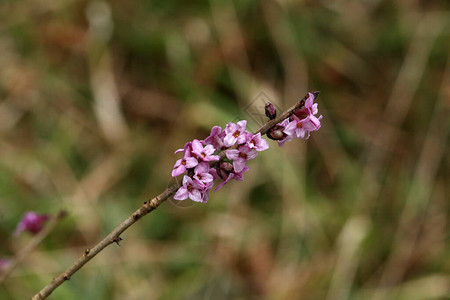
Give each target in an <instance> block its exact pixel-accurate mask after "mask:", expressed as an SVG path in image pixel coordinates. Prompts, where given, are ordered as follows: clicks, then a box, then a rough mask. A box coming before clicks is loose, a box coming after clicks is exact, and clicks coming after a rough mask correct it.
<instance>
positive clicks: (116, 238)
mask: <svg viewBox="0 0 450 300" xmlns="http://www.w3.org/2000/svg"><path fill="white" fill-rule="evenodd" d="M305 99H306V97H305V98H303V99H302V100H300V101H298V102H297V103H296V104H295V105H293V106H292V107H291V108H289V109H288V110H287V111H285V112H284V113H282V114H280V115H279V116H278V117H276V118H275V119H273V120H270V121H269V122H267V123H266V124H264V125H263V126H262V127H261V128H260V129H259V130H258V131H257V132H256V133H258V132H259V133H261V135H265V134H266V133H267V132H268V131H269V130H270V129H271V128H272V127H274V126H275V125H276V124H278V123H280V122H281V121H283V120H284V119H286V118H288V117H290V116H291V115H292V113H293V112H294V110H295V109H297V108H302V107H303V106H304V104H305ZM225 151H226V150H225ZM225 151H223V152H222V153H220V156H221V157H222V158H223V157H224V156H225ZM180 186H181V183H180V182H177V183H175V184H174V185H172V186H170V187H168V188H167V189H166V190H165V191H164V192H162V193H161V194H160V195H158V196H156V197H155V198H153V199H151V200H150V201H148V202H144V204H142V205H141V207H140V208H139V209H137V210H136V211H135V212H134V213H133V214H131V215H130V216H129V217H128V218H127V219H126V220H125V221H123V222H122V223H120V224H119V225H118V226H117V227H116V228H114V230H113V231H111V232H110V233H109V234H108V235H107V236H106V237H105V238H104V239H103V240H101V241H100V242H99V243H98V244H97V245H95V246H94V247H92V248H90V249H86V250H85V252H84V253H83V255H82V256H81V257H80V258H78V260H76V261H75V262H74V263H73V264H72V266H70V267H69V268H68V269H67V270H65V271H64V272H63V273H61V274H60V275H58V276H56V277H55V278H53V280H52V281H51V282H50V283H49V284H48V285H47V286H45V287H44V288H43V289H42V290H41V291H40V292H39V293H37V294H36V295H34V296H33V297H32V298H31V299H32V300H41V299H45V298H47V297H48V296H49V295H50V294H51V293H52V292H53V291H54V290H55V289H56V288H57V287H58V286H60V285H61V284H62V283H63V282H64V281H66V280H69V279H70V277H71V276H72V275H73V274H74V273H75V272H77V271H78V270H79V269H81V268H82V267H83V266H84V265H85V264H86V263H87V262H88V261H90V260H91V259H92V258H93V257H94V256H96V255H97V254H98V253H100V252H101V251H102V250H103V249H105V248H106V247H107V246H109V245H110V244H112V243H119V242H120V240H121V238H120V235H121V234H122V232H124V231H125V230H127V229H128V228H129V227H130V226H131V225H133V224H134V223H136V222H137V221H138V220H140V219H141V218H142V217H143V216H145V215H146V214H148V213H150V212H151V211H153V210H155V209H156V208H157V207H158V206H159V205H160V204H161V203H163V202H164V201H166V200H167V199H168V198H169V197H171V196H172V195H174V194H175V193H176V191H177V190H178V188H179V187H180Z"/></svg>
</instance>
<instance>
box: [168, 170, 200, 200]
mask: <svg viewBox="0 0 450 300" xmlns="http://www.w3.org/2000/svg"><path fill="white" fill-rule="evenodd" d="M203 189H204V186H202V185H200V184H199V183H197V182H196V181H194V180H192V178H190V177H189V176H186V175H184V177H183V185H182V186H181V187H180V188H179V189H178V191H177V192H176V194H175V196H173V198H174V199H175V200H186V199H187V198H190V199H191V200H192V201H195V202H202V199H203V197H202V192H203Z"/></svg>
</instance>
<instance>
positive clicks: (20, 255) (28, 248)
mask: <svg viewBox="0 0 450 300" xmlns="http://www.w3.org/2000/svg"><path fill="white" fill-rule="evenodd" d="M66 215H67V213H66V212H65V211H60V212H59V213H58V214H57V215H56V216H55V217H53V218H52V219H51V220H50V222H49V223H48V224H47V226H45V227H44V229H42V230H41V231H40V232H39V233H38V234H36V235H35V236H34V237H33V238H32V239H31V240H30V241H29V242H28V244H27V245H25V247H23V248H22V249H21V250H20V251H19V252H17V254H16V255H15V257H14V258H13V259H12V260H11V261H10V263H9V264H8V266H7V267H6V268H5V269H4V270H3V271H2V272H1V273H0V283H2V282H3V281H4V280H5V279H6V278H8V276H9V275H10V274H11V273H12V271H13V270H14V269H15V268H16V267H17V265H18V264H19V263H20V262H21V261H22V260H23V259H24V258H25V257H27V256H28V254H30V253H31V252H32V251H33V250H34V249H35V248H36V247H37V246H38V245H39V244H40V243H41V242H42V240H43V239H45V238H46V237H47V236H48V235H49V234H50V232H52V231H53V229H55V227H56V225H58V223H59V222H60V221H61V220H62V219H63V218H64V217H65V216H66Z"/></svg>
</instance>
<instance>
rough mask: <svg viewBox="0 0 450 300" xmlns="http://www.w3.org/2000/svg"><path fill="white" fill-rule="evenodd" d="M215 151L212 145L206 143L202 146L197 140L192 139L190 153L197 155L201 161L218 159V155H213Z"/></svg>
mask: <svg viewBox="0 0 450 300" xmlns="http://www.w3.org/2000/svg"><path fill="white" fill-rule="evenodd" d="M215 151H216V149H215V148H214V146H213V145H206V146H204V147H203V145H202V143H201V142H200V141H199V140H193V141H192V153H194V154H195V155H197V156H198V158H199V159H201V160H202V161H218V160H219V156H218V155H213V153H214V152H215Z"/></svg>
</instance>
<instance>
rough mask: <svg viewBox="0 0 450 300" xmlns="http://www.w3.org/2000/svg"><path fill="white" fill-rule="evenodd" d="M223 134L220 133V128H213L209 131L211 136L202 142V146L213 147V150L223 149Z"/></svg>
mask: <svg viewBox="0 0 450 300" xmlns="http://www.w3.org/2000/svg"><path fill="white" fill-rule="evenodd" d="M224 137H225V132H224V131H222V127H220V126H214V127H213V128H212V129H211V134H210V135H209V136H208V137H207V138H206V139H204V140H203V142H202V144H203V145H213V146H214V148H216V149H218V150H220V149H223V148H225V144H224V141H223V139H224Z"/></svg>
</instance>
